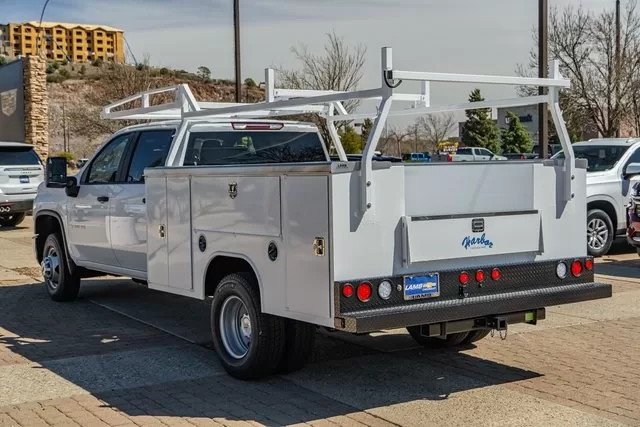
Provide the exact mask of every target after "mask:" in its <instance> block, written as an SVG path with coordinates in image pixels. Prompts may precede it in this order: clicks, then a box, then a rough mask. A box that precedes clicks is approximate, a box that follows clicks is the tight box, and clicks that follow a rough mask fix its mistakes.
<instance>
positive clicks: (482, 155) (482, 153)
mask: <svg viewBox="0 0 640 427" xmlns="http://www.w3.org/2000/svg"><path fill="white" fill-rule="evenodd" d="M473 151H475V154H476V156H475V157H476V158H475V160H479V161H486V160H491V158H492V157H493V153H492V152H491V151H489V150H487V149H485V148H474V149H473Z"/></svg>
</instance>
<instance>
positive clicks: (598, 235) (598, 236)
mask: <svg viewBox="0 0 640 427" xmlns="http://www.w3.org/2000/svg"><path fill="white" fill-rule="evenodd" d="M608 239H609V230H608V229H607V224H605V222H604V221H603V220H601V219H600V218H595V219H592V220H591V221H589V222H588V224H587V243H588V244H589V247H591V248H593V249H595V250H599V249H602V248H603V247H604V246H605V244H606V243H607V240H608Z"/></svg>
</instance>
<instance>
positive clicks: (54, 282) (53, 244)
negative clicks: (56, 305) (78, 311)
mask: <svg viewBox="0 0 640 427" xmlns="http://www.w3.org/2000/svg"><path fill="white" fill-rule="evenodd" d="M66 259H67V258H66V256H65V252H64V245H63V243H62V238H61V237H60V234H58V233H54V234H49V235H48V236H47V240H45V242H44V247H43V250H42V263H41V264H40V266H41V268H42V277H43V278H44V283H45V286H46V288H47V293H48V294H49V297H50V298H51V299H52V300H54V301H73V300H75V299H76V298H77V297H78V292H79V291H80V276H79V275H77V274H72V273H71V272H70V271H69V268H68V266H67V262H66Z"/></svg>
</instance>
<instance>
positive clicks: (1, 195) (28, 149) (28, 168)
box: [0, 141, 44, 227]
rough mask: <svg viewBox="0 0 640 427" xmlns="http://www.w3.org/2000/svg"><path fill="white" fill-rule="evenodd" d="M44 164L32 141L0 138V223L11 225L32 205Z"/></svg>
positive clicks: (31, 207) (15, 223)
mask: <svg viewBox="0 0 640 427" xmlns="http://www.w3.org/2000/svg"><path fill="white" fill-rule="evenodd" d="M43 181H44V167H43V165H42V162H41V160H40V157H38V155H37V154H36V152H35V151H34V150H33V145H31V144H23V143H19V142H1V141H0V227H15V226H16V225H18V224H20V223H21V222H22V221H24V217H25V216H26V214H27V213H30V212H31V211H32V209H33V200H34V199H35V197H36V194H37V192H38V186H39V185H40V183H41V182H43Z"/></svg>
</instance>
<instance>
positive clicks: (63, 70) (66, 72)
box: [58, 68, 71, 79]
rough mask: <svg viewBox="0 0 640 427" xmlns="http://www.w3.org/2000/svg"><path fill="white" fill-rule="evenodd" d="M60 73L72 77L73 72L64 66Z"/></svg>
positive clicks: (66, 77) (65, 76)
mask: <svg viewBox="0 0 640 427" xmlns="http://www.w3.org/2000/svg"><path fill="white" fill-rule="evenodd" d="M58 73H60V75H61V76H62V77H64V78H65V79H68V78H69V77H71V73H70V72H69V70H67V69H66V68H63V69H62V70H60V71H58Z"/></svg>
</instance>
